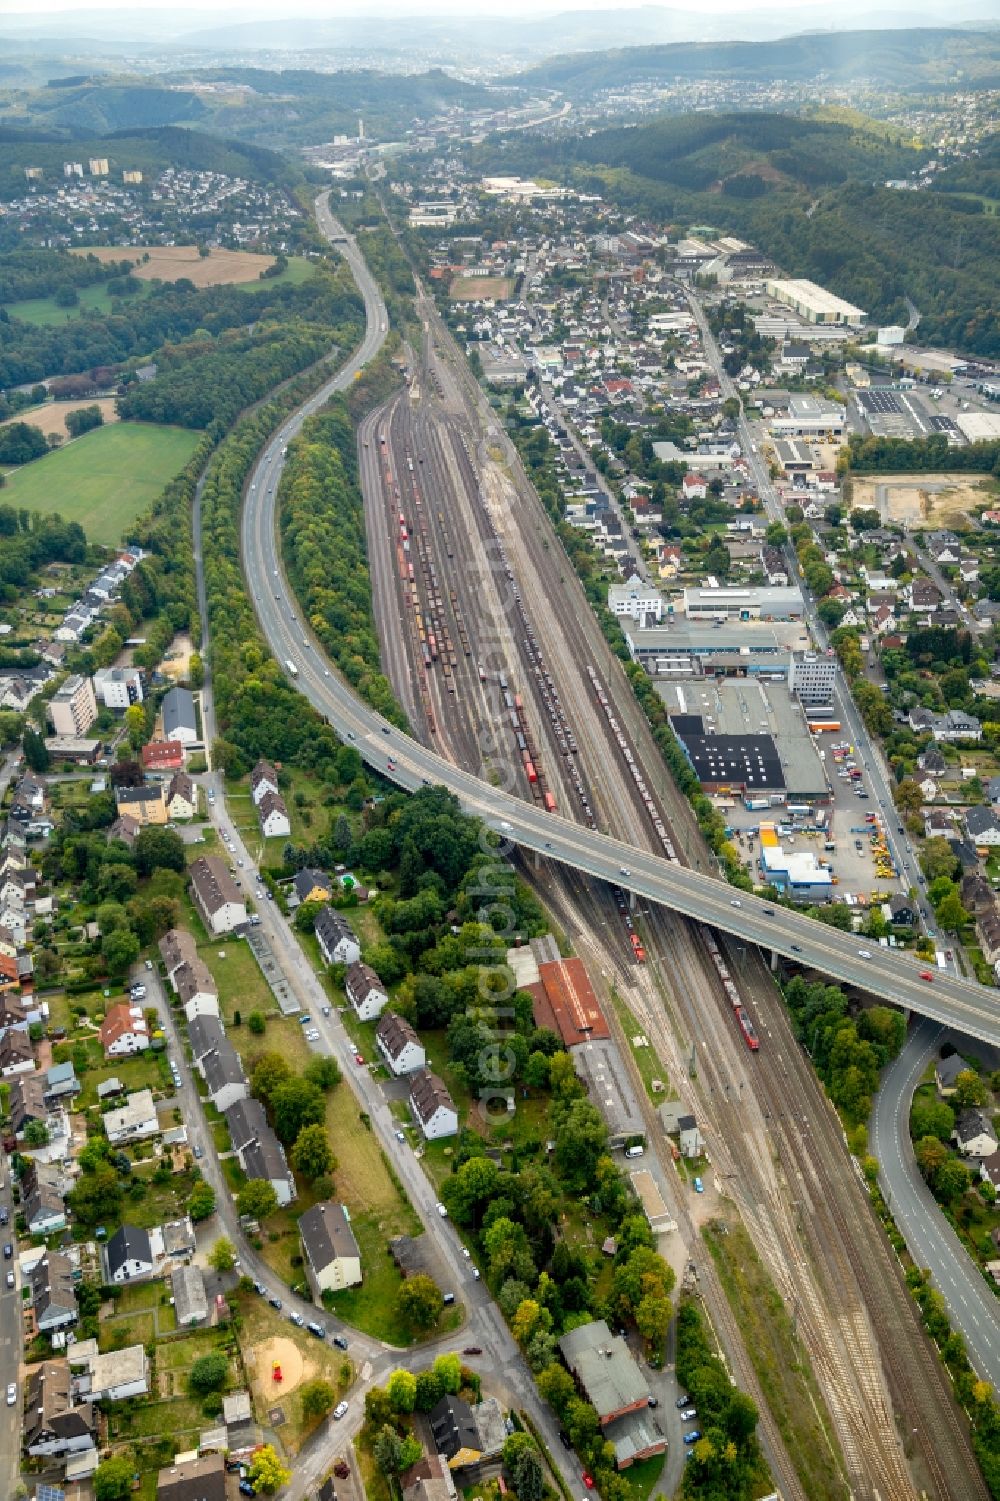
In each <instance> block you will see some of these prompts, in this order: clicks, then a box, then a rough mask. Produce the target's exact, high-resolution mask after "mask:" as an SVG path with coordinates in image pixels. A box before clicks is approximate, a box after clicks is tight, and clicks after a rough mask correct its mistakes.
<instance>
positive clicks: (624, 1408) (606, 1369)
mask: <svg viewBox="0 0 1000 1501" xmlns="http://www.w3.org/2000/svg"><path fill="white" fill-rule="evenodd" d="M559 1349H560V1351H561V1352H562V1357H563V1360H565V1362H566V1364H567V1366H568V1367H569V1369H570V1372H571V1373H572V1375H573V1377H574V1379H575V1381H576V1383H577V1385H578V1386H579V1387H580V1389H581V1390H582V1391H583V1393H584V1395H585V1397H586V1398H587V1401H588V1402H590V1403H591V1404H592V1406H593V1407H595V1408H596V1410H597V1416H598V1418H599V1420H600V1423H601V1427H602V1428H603V1427H605V1425H606V1424H608V1423H613V1422H614V1421H615V1419H616V1418H622V1417H624V1416H625V1414H626V1413H628V1412H641V1411H642V1410H643V1409H644V1408H645V1407H647V1406H648V1404H649V1383H648V1382H647V1380H646V1378H645V1376H644V1375H643V1374H642V1371H641V1370H640V1369H639V1367H638V1365H637V1364H636V1361H635V1357H634V1356H633V1354H632V1352H631V1350H630V1349H629V1347H628V1345H627V1344H626V1343H625V1341H624V1340H623V1339H621V1338H620V1337H619V1336H618V1335H617V1334H612V1333H611V1330H610V1329H609V1328H608V1326H607V1324H606V1322H605V1321H604V1319H594V1321H593V1322H592V1323H590V1324H582V1325H581V1326H580V1328H579V1329H572V1330H570V1332H569V1333H568V1334H564V1335H563V1337H562V1339H561V1340H560V1341H559Z"/></svg>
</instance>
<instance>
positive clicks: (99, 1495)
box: [94, 1454, 135, 1501]
mask: <svg viewBox="0 0 1000 1501" xmlns="http://www.w3.org/2000/svg"><path fill="white" fill-rule="evenodd" d="M134 1474H135V1462H134V1461H133V1460H132V1459H130V1458H129V1457H128V1455H125V1454H118V1455H115V1456H114V1457H113V1458H111V1459H104V1460H102V1461H101V1463H100V1464H99V1465H98V1466H97V1469H96V1470H95V1471H94V1501H126V1497H128V1496H131V1494H132V1476H133V1475H134Z"/></svg>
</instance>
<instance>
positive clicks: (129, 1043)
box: [97, 1001, 150, 1058]
mask: <svg viewBox="0 0 1000 1501" xmlns="http://www.w3.org/2000/svg"><path fill="white" fill-rule="evenodd" d="M97 1035H98V1037H99V1038H100V1041H101V1047H102V1048H103V1049H104V1056H105V1058H128V1057H131V1056H132V1055H133V1054H135V1053H144V1052H145V1051H146V1049H147V1048H148V1047H149V1042H150V1037H149V1023H148V1022H147V1021H146V1018H145V1017H144V1016H143V1014H142V1007H141V1006H131V1005H129V1003H128V1001H119V1002H118V1003H117V1004H116V1005H114V1006H109V1007H108V1009H107V1012H106V1014H105V1017H104V1020H103V1022H102V1023H101V1025H100V1029H99V1030H98V1033H97Z"/></svg>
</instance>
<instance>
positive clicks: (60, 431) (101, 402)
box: [0, 396, 118, 442]
mask: <svg viewBox="0 0 1000 1501" xmlns="http://www.w3.org/2000/svg"><path fill="white" fill-rule="evenodd" d="M82 407H98V408H99V410H100V413H101V416H102V417H103V418H104V421H105V422H117V421H118V411H117V408H116V403H115V398H114V397H113V396H97V397H94V398H93V399H92V400H91V401H47V402H46V403H45V404H44V406H38V407H29V408H28V409H27V411H24V412H18V414H17V416H16V417H12V418H11V419H10V420H11V422H27V423H28V424H29V425H30V426H31V427H37V428H38V430H39V432H42V433H44V434H45V436H46V437H48V436H49V434H50V433H55V434H56V435H57V436H58V437H60V438H61V439H62V440H63V442H65V441H66V440H67V439H68V438H69V433H68V432H67V431H66V418H67V416H68V414H69V413H70V412H78V411H80V409H81V408H82ZM0 426H3V427H6V426H7V424H6V423H0Z"/></svg>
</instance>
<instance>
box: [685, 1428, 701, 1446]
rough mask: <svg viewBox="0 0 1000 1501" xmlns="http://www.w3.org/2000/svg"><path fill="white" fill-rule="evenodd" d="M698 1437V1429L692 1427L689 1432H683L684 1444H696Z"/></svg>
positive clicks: (699, 1435)
mask: <svg viewBox="0 0 1000 1501" xmlns="http://www.w3.org/2000/svg"><path fill="white" fill-rule="evenodd" d="M700 1438H701V1432H700V1431H699V1429H697V1428H693V1429H692V1430H691V1432H690V1433H685V1435H684V1442H685V1443H686V1444H696V1443H697V1442H698V1440H699V1439H700Z"/></svg>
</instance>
